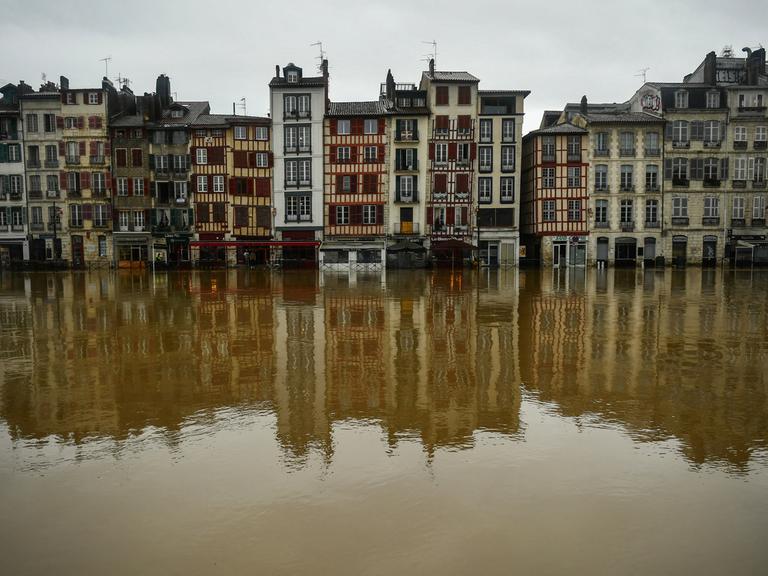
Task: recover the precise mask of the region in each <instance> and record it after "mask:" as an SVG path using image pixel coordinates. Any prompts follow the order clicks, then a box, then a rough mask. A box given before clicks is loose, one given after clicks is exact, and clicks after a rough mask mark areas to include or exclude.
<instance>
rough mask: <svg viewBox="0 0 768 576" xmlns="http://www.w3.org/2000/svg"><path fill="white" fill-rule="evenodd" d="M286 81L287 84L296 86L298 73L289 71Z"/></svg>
mask: <svg viewBox="0 0 768 576" xmlns="http://www.w3.org/2000/svg"><path fill="white" fill-rule="evenodd" d="M286 80H288V83H289V84H296V82H298V81H299V73H298V72H296V71H295V70H291V71H289V72H288V75H287V76H286Z"/></svg>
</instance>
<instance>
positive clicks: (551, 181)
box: [541, 167, 557, 190]
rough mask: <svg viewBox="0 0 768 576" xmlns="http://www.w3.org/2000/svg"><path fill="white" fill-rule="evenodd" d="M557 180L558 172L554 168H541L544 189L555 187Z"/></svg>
mask: <svg viewBox="0 0 768 576" xmlns="http://www.w3.org/2000/svg"><path fill="white" fill-rule="evenodd" d="M556 181H557V172H556V171H555V169H554V168H551V167H548V168H542V169H541V187H542V188H543V189H547V190H550V189H552V188H554V187H555V184H556Z"/></svg>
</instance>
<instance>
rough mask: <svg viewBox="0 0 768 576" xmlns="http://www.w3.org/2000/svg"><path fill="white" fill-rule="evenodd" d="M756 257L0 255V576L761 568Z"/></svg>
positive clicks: (765, 354) (764, 423) (766, 369)
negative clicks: (577, 266) (72, 259)
mask: <svg viewBox="0 0 768 576" xmlns="http://www.w3.org/2000/svg"><path fill="white" fill-rule="evenodd" d="M767 535H768V272H766V273H759V272H755V273H751V272H737V273H733V272H729V271H722V270H712V271H708V270H697V269H694V270H688V271H672V270H666V271H647V272H643V271H635V270H632V271H622V270H618V271H612V270H609V271H595V270H586V271H585V270H574V271H560V270H542V271H481V272H479V273H478V272H475V271H463V272H455V273H452V272H450V271H435V272H422V271H414V272H400V273H387V274H386V275H381V274H363V273H360V272H358V273H352V274H346V273H345V274H321V273H316V272H308V271H301V272H295V273H294V272H287V271H286V272H284V273H272V272H269V271H261V270H237V271H234V270H232V271H221V272H219V271H216V272H189V273H186V272H180V273H170V274H158V275H155V276H153V275H151V274H145V273H128V272H99V273H72V274H43V273H37V274H28V275H24V274H15V275H7V274H3V275H2V276H0V573H2V574H9V575H16V574H246V573H247V574H270V575H271V574H292V575H293V574H334V575H336V574H350V575H363V574H387V575H389V574H511V573H518V574H610V575H616V574H697V575H698V574H713V575H715V574H716V575H722V574H729V575H734V574H757V573H766V572H765V571H766V570H767V569H768V568H767V567H768V536H767Z"/></svg>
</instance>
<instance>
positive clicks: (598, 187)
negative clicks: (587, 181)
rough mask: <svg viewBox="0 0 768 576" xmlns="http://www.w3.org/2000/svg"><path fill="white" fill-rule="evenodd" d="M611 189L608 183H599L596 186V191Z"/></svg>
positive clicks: (608, 190)
mask: <svg viewBox="0 0 768 576" xmlns="http://www.w3.org/2000/svg"><path fill="white" fill-rule="evenodd" d="M610 191H611V189H610V188H608V185H607V184H598V185H596V186H595V192H606V193H607V192H610Z"/></svg>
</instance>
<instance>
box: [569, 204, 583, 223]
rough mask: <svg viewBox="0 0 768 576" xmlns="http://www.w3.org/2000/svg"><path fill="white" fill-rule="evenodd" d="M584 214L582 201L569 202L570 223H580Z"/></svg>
mask: <svg viewBox="0 0 768 576" xmlns="http://www.w3.org/2000/svg"><path fill="white" fill-rule="evenodd" d="M582 212H583V211H582V207H581V200H568V222H580V221H581V217H582Z"/></svg>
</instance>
